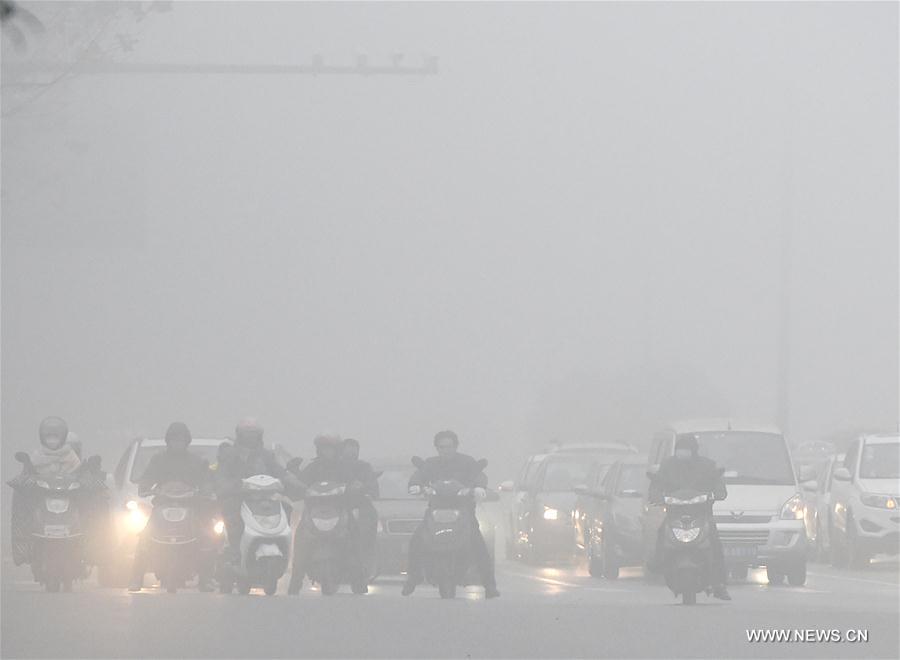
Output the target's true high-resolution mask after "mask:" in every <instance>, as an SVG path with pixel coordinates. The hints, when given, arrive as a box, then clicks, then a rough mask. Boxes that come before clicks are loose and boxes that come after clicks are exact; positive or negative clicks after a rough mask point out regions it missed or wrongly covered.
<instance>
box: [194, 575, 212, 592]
mask: <svg viewBox="0 0 900 660" xmlns="http://www.w3.org/2000/svg"><path fill="white" fill-rule="evenodd" d="M197 591H199V592H201V593H204V594H208V593H210V592H212V591H215V588H214V587H213V584H212V580H210V579H208V578H207V579H206V580H200V581H199V582H198V583H197Z"/></svg>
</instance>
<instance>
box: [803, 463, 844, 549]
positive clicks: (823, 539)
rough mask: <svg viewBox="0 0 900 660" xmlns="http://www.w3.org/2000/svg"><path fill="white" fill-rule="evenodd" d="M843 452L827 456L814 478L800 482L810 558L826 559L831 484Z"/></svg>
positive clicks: (828, 543) (829, 522)
mask: <svg viewBox="0 0 900 660" xmlns="http://www.w3.org/2000/svg"><path fill="white" fill-rule="evenodd" d="M845 456H846V455H845V454H836V455H834V456H832V457H831V458H829V459H828V460H827V461H826V462H825V465H824V466H823V467H822V468H821V469H820V470H819V471H818V473H817V474H816V478H815V480H812V481H804V482H803V483H801V484H800V487H801V488H802V489H803V494H804V497H805V499H806V532H807V538H808V540H809V542H810V545H811V548H810V553H809V556H810V558H813V559H817V560H819V561H827V560H828V557H829V552H830V551H829V546H830V542H829V531H830V528H831V517H832V514H831V490H832V489H831V486H832V484H833V483H834V479H833V476H834V470H835V468H838V467H840V466H841V465H842V464H843V462H844V457H845Z"/></svg>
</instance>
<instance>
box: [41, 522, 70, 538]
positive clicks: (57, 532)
mask: <svg viewBox="0 0 900 660" xmlns="http://www.w3.org/2000/svg"><path fill="white" fill-rule="evenodd" d="M68 535H69V526H68V525H44V536H52V537H56V538H59V537H63V536H68Z"/></svg>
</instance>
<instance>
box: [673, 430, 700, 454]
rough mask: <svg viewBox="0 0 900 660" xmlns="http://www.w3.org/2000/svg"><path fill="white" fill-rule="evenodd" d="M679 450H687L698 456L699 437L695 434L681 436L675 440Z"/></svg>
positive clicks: (676, 447) (676, 448)
mask: <svg viewBox="0 0 900 660" xmlns="http://www.w3.org/2000/svg"><path fill="white" fill-rule="evenodd" d="M679 449H687V450H689V451H690V452H691V453H692V454H693V455H694V456H696V455H697V452H698V451H699V450H700V444H699V443H698V442H697V436H696V435H694V434H693V433H690V434H687V435H679V436H678V438H677V439H676V440H675V450H676V451H677V450H679Z"/></svg>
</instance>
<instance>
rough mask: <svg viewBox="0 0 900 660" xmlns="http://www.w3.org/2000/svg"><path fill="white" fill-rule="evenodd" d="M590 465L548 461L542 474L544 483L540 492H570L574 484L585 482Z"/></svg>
mask: <svg viewBox="0 0 900 660" xmlns="http://www.w3.org/2000/svg"><path fill="white" fill-rule="evenodd" d="M590 467H591V465H590V463H581V462H574V461H571V462H570V461H550V462H549V463H547V470H546V471H545V472H544V483H543V485H542V487H541V490H542V491H544V492H562V491H570V490H572V489H573V488H575V485H576V484H583V483H584V482H585V481H586V480H587V473H588V470H589V469H590Z"/></svg>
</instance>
